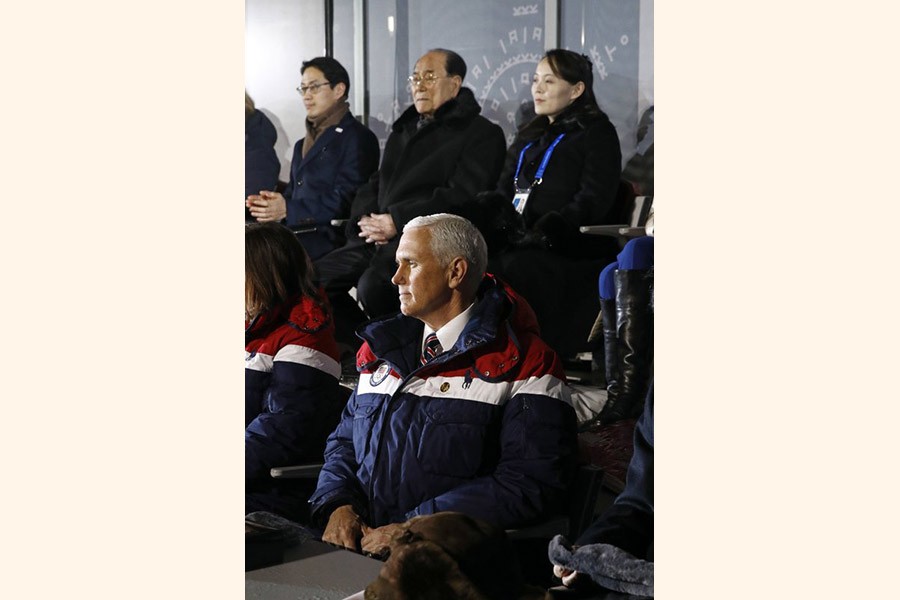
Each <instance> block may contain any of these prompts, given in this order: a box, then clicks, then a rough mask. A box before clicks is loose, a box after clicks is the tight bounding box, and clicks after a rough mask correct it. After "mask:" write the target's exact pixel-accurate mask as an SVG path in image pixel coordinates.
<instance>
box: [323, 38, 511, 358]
mask: <svg viewBox="0 0 900 600" xmlns="http://www.w3.org/2000/svg"><path fill="white" fill-rule="evenodd" d="M465 75H466V63H465V61H463V59H462V58H461V57H460V56H459V55H458V54H456V53H455V52H453V51H451V50H445V49H435V50H429V51H428V52H426V53H425V54H424V55H423V56H422V57H421V58H420V59H419V60H418V61H417V62H416V66H415V70H414V72H413V74H412V75H411V76H410V78H409V80H410V90H411V93H412V95H413V101H414V105H413V106H411V107H409V108H408V109H407V110H406V111H405V112H404V113H403V114H402V115H400V117H399V118H398V119H397V121H396V122H394V125H393V128H392V131H391V134H390V136H389V137H388V140H387V144H386V146H385V149H384V155H383V160H382V163H381V168H380V169H379V170H378V171H377V172H376V173H375V174H374V175H373V176H372V177H371V178H370V179H369V181H368V182H367V183H365V184H364V185H363V186H361V187H360V188H359V190H358V191H357V194H356V198H355V199H354V201H353V204H352V207H351V216H350V221H349V223H348V225H347V232H346V233H347V239H348V241H347V243H346V244H345V245H344V246H343V247H341V248H338V249H336V250H334V251H333V252H331V253H329V254H327V255H325V256H324V257H322V258H320V259H319V260H317V261H316V263H315V266H316V270H317V272H318V275H319V281H320V283H321V284H322V285H323V286H324V287H325V289H326V291H327V292H328V295H329V297H330V298H331V301H332V305H333V307H334V310H335V321H336V324H337V325H338V327H339V331H338V335H339V336H340V337H342V338H344V341H348V338H350V340H349V341H351V342H352V343H353V344H357V342H356V341H355V338H352V336H347V335H341V333H342V332H344V333H346V332H347V331H349V330H352V329H354V328H355V325H356V324H358V323H359V322H360V321H361V320H362V318H363V315H362V314H360V312H359V310H358V308H357V307H356V305H355V303H354V302H352V299H351V298H350V296H349V295H348V294H347V292H348V291H349V290H350V288H352V287H354V286H355V287H356V290H357V298H358V299H359V300H360V302H361V303H362V305H363V307H364V308H365V310H366V313H368V316H369V317H376V316H381V315H385V314H389V313H392V312H396V311H397V310H399V307H400V304H399V300H398V298H397V290H396V287H395V286H394V285H393V284H391V276H392V275H393V273H394V267H395V265H394V254H395V253H396V251H397V243H398V241H399V239H400V236H399V235H398V232H400V231H402V230H403V226H404V225H406V223H407V222H409V221H410V220H411V219H412V218H414V217H417V216H421V215H428V214H434V213H442V212H447V213H455V214H465V211H466V206H467V205H470V204H472V202H473V200H474V197H475V194H476V193H478V192H480V191H482V190H486V189H492V188H493V187H494V186H495V185H496V183H497V178H498V177H499V175H500V170H501V168H502V167H503V159H504V156H505V153H506V141H505V138H504V136H503V130H502V129H501V128H500V127H499V126H498V125H496V124H493V123H491V122H490V121H488V120H487V119H486V118H484V117H482V116H481V115H480V114H479V113H480V112H481V107H480V106H479V105H478V102H477V101H476V100H475V96H474V94H473V93H472V91H471V90H469V89H468V88H465V87H463V85H462V82H463V78H464V77H465Z"/></svg>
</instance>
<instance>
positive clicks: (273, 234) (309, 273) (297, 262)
mask: <svg viewBox="0 0 900 600" xmlns="http://www.w3.org/2000/svg"><path fill="white" fill-rule="evenodd" d="M244 275H245V285H244V300H245V302H244V310H245V312H246V314H245V317H246V318H247V320H250V319H253V318H254V317H256V316H257V315H259V314H260V313H262V312H265V311H266V310H269V309H271V308H273V307H275V306H278V305H279V304H283V303H285V302H287V301H289V300H291V299H292V298H295V297H296V296H299V295H302V296H310V297H315V296H316V287H315V284H314V283H313V280H312V277H313V268H312V263H311V262H310V260H309V256H308V255H307V254H306V250H304V249H303V246H302V245H301V244H300V242H299V241H298V240H297V237H296V236H295V235H294V233H293V232H292V231H291V230H289V229H288V228H287V227H285V226H283V225H281V224H279V223H253V224H250V225H247V226H246V231H245V232H244Z"/></svg>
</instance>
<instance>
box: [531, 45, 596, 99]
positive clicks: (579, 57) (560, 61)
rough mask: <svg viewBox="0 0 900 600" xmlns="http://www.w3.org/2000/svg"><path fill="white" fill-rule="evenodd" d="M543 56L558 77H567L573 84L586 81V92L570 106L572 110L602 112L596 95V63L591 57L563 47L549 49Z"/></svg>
mask: <svg viewBox="0 0 900 600" xmlns="http://www.w3.org/2000/svg"><path fill="white" fill-rule="evenodd" d="M543 58H546V59H547V64H548V65H549V66H550V70H551V71H553V74H554V75H556V76H557V77H561V78H562V79H565V80H566V81H568V82H569V83H571V84H572V85H575V84H576V83H578V82H579V81H581V82H582V83H584V92H583V93H582V94H581V95H580V96H578V97H577V98H576V99H575V101H574V102H573V103H572V106H571V107H569V108H570V109H571V110H573V111H577V112H579V113H581V114H586V115H595V114H599V113H600V105H599V104H597V97H596V96H595V95H594V63H592V62H591V59H590V58H588V57H587V56H585V55H584V54H578V53H577V52H572V51H571V50H563V49H562V48H556V49H554V50H547V52H546V53H545V54H544V57H543Z"/></svg>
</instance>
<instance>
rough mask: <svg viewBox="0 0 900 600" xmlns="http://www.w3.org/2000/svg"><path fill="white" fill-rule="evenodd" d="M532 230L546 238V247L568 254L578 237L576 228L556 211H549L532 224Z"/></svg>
mask: <svg viewBox="0 0 900 600" xmlns="http://www.w3.org/2000/svg"><path fill="white" fill-rule="evenodd" d="M534 230H535V231H536V232H539V233H540V235H541V236H543V238H544V240H546V244H547V248H549V249H550V250H553V251H555V252H559V253H561V254H568V253H569V250H571V249H572V247H573V246H574V243H575V241H576V240H577V239H578V235H579V233H578V230H577V229H575V228H574V227H572V225H571V224H570V223H569V222H568V221H566V219H565V218H564V217H563V216H562V215H561V214H559V213H558V212H549V213H547V214H546V215H544V216H543V217H541V218H540V219H538V220H537V222H536V223H535V224H534Z"/></svg>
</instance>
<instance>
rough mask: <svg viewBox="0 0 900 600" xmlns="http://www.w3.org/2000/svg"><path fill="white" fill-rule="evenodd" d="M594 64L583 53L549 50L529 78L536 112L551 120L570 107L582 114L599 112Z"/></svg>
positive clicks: (559, 49)
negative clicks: (595, 94) (595, 90)
mask: <svg viewBox="0 0 900 600" xmlns="http://www.w3.org/2000/svg"><path fill="white" fill-rule="evenodd" d="M593 68H594V66H593V63H592V62H591V60H590V59H589V58H588V57H587V56H585V55H583V54H578V53H577V52H572V51H571V50H563V49H561V48H557V49H554V50H548V51H547V52H546V54H544V56H543V58H541V61H540V62H539V63H538V66H537V69H536V70H535V74H534V78H533V79H532V84H531V95H532V97H533V98H534V111H535V113H536V114H537V115H538V116H542V115H543V116H546V117H547V118H548V119H549V120H550V121H551V122H552V121H553V120H554V119H555V118H556V117H558V116H559V115H560V114H561V113H562V112H563V111H566V110H568V109H569V108H570V107H571V108H572V110H575V111H578V112H580V113H584V114H597V113H599V112H600V107H599V106H598V105H597V98H596V97H595V96H594V72H593Z"/></svg>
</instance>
